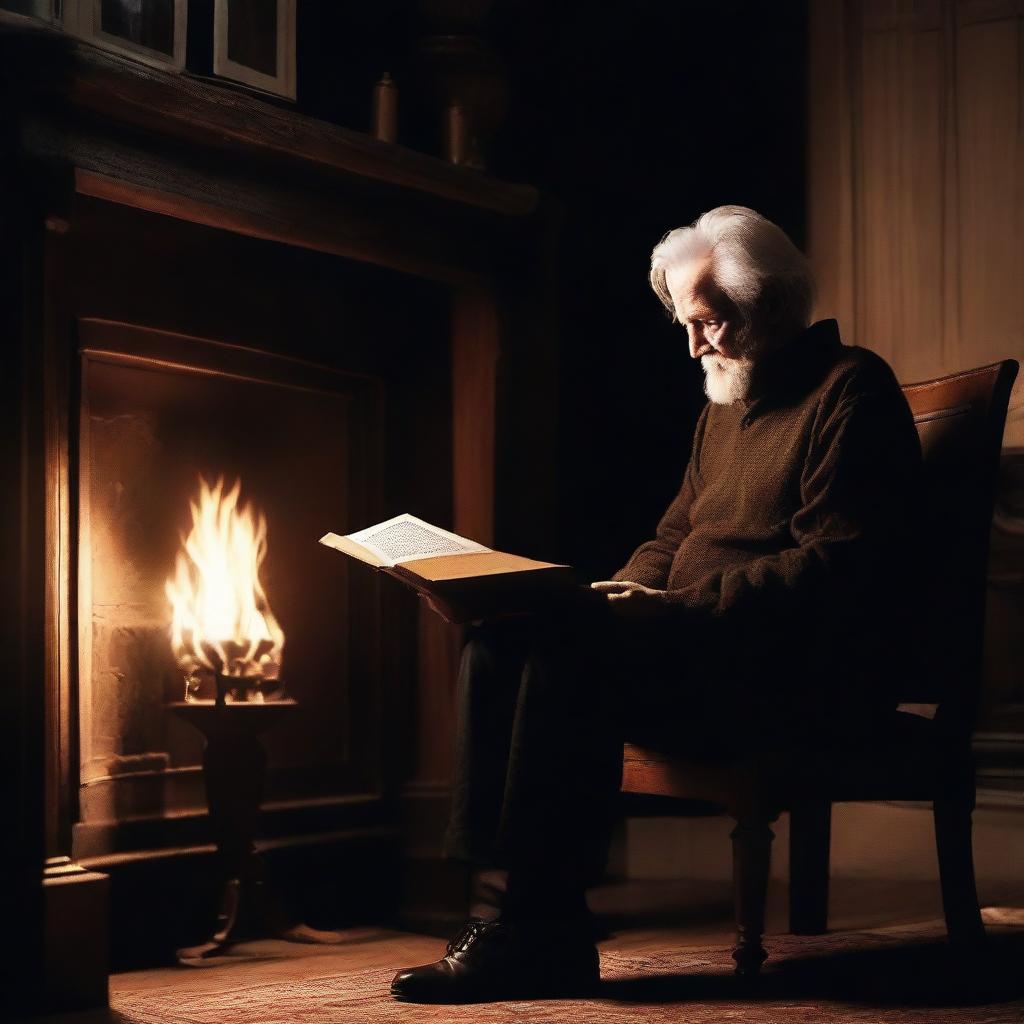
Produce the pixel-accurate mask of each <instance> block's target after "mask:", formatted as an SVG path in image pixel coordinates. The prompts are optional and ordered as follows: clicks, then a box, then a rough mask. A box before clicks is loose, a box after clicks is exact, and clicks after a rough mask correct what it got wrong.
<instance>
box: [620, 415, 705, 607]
mask: <svg viewBox="0 0 1024 1024" xmlns="http://www.w3.org/2000/svg"><path fill="white" fill-rule="evenodd" d="M707 416H708V407H707V406H705V407H704V411H703V412H702V413H701V414H700V418H699V419H698V420H697V427H696V429H695V431H694V435H693V448H692V450H691V452H690V459H689V462H688V463H687V465H686V473H685V474H684V476H683V485H682V487H681V488H680V489H679V493H678V494H677V495H676V496H675V498H673V499H672V504H671V505H669V507H668V509H666V511H665V514H664V515H663V516H662V517H661V521H660V522H659V523H658V528H657V530H656V531H655V534H654V539H653V540H649V541H645V542H644V543H643V544H641V545H640V547H638V548H637V549H636V551H634V552H633V554H632V555H630V558H629V561H628V562H626V564H625V565H624V566H623V567H622V568H621V569H619V571H618V572H617V573H615V575H614V576H612V579H613V580H620V581H623V580H628V581H630V582H633V583H642V584H643V585H644V586H645V587H653V588H654V589H655V590H664V589H665V587H666V585H667V583H668V577H669V572H670V570H671V568H672V561H673V559H674V558H675V555H676V552H677V551H678V550H679V547H680V545H681V544H682V543H683V540H684V539H685V537H686V535H687V534H688V533H689V532H690V506H691V505H692V504H693V500H694V498H695V496H696V493H697V492H696V487H697V477H698V475H699V466H700V446H701V444H702V443H703V440H704V425H705V423H706V422H707Z"/></svg>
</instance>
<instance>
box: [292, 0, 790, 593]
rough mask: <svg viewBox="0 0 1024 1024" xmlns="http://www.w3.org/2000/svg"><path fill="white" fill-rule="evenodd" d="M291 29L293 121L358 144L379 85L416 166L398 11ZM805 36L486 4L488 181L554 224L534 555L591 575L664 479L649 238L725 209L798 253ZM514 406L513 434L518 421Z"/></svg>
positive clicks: (651, 7) (672, 384)
mask: <svg viewBox="0 0 1024 1024" xmlns="http://www.w3.org/2000/svg"><path fill="white" fill-rule="evenodd" d="M435 6H437V5H435ZM463 6H465V5H463ZM300 19H304V21H300V30H301V28H302V27H303V25H304V26H305V31H304V32H302V31H300V59H299V68H300V80H299V86H300V104H301V105H302V106H303V107H304V108H305V109H306V110H308V111H309V112H310V113H314V114H316V115H317V116H321V117H326V118H330V119H333V120H337V121H339V122H341V123H344V124H347V125H349V126H350V127H353V128H357V129H366V128H368V126H369V110H370V97H371V93H372V86H373V82H374V81H375V80H376V79H377V78H378V77H379V76H380V74H381V72H382V71H384V70H389V71H391V72H392V74H393V75H394V76H395V79H396V81H397V82H398V85H399V89H400V111H401V117H400V141H401V142H402V143H404V144H406V145H411V146H414V147H417V148H423V149H425V150H427V151H436V147H437V140H436V131H435V130H434V127H435V125H434V122H435V120H436V118H434V117H433V116H428V112H427V110H426V109H425V108H424V107H423V106H422V105H420V103H422V96H421V95H419V94H420V90H419V89H418V88H417V87H416V85H415V82H416V60H415V47H416V40H417V39H418V38H420V37H422V36H423V35H424V34H425V33H426V32H427V31H428V29H427V23H426V22H425V21H424V19H423V17H422V15H421V13H420V11H419V8H418V5H417V4H416V3H413V2H403V0H378V2H375V3H363V4H338V5H335V4H316V3H314V4H310V3H309V2H308V0H307V2H306V3H305V4H302V3H300ZM806 23H807V10H806V2H805V0H777V2H776V3H772V4H764V3H760V2H754V0H747V2H743V0H719V2H716V3H698V2H672V3H668V2H665V0H633V2H630V3H624V2H620V3H611V4H594V3H583V2H581V0H495V2H494V3H493V4H492V6H491V10H490V13H489V14H488V16H487V18H486V21H485V23H484V28H485V32H486V36H487V39H488V41H489V42H490V44H491V45H492V46H493V47H494V48H495V50H497V51H498V53H499V54H500V56H501V58H502V60H503V61H504V64H505V68H506V71H507V75H508V81H509V86H510V103H509V110H508V113H507V116H506V118H505V121H504V122H503V124H502V127H501V128H500V130H499V132H498V134H497V136H496V138H495V139H494V142H493V144H492V145H491V148H490V164H491V170H492V171H493V173H495V174H497V175H499V176H501V177H503V178H506V179H509V180H517V181H524V182H529V183H531V184H535V185H537V186H539V187H540V188H541V189H542V190H543V191H544V193H545V194H546V196H548V197H550V199H551V200H552V201H553V203H554V205H555V206H556V207H557V208H558V209H559V210H560V218H561V232H560V243H559V250H560V252H559V258H558V260H557V264H556V266H557V271H556V273H557V281H556V292H557V294H558V296H559V317H560V332H559V333H560V339H561V353H560V356H561V370H560V385H559V387H560V400H559V428H558V434H557V437H553V438H552V439H551V443H552V444H553V445H556V446H557V450H558V460H559V473H558V480H559V494H558V508H559V527H558V540H557V542H556V544H555V545H554V550H552V551H550V552H539V553H540V554H546V555H547V556H549V557H556V558H560V559H565V560H571V561H572V562H573V563H574V564H576V565H579V566H580V567H581V569H583V570H584V571H585V572H587V573H588V574H593V575H596V576H603V575H605V574H608V573H610V572H611V571H612V570H614V569H615V568H617V567H618V566H619V564H621V563H622V562H623V561H624V559H625V558H626V557H627V555H628V554H629V552H630V550H631V549H632V547H633V546H634V545H635V544H636V543H637V542H639V541H640V540H641V539H644V538H645V537H646V536H648V535H650V534H651V532H652V531H653V529H654V526H655V524H656V522H657V519H658V516H659V514H660V512H661V511H662V510H663V508H664V507H665V505H666V504H667V503H668V501H669V500H670V498H671V496H672V495H673V493H674V492H675V489H676V487H677V485H678V483H679V481H680V479H681V477H682V472H683V468H684V466H685V461H686V458H687V455H688V451H689V445H690V437H691V434H692V429H693V424H694V422H695V420H696V418H697V414H698V413H699V410H700V407H701V406H702V404H703V395H702V391H701V374H700V370H699V367H697V366H696V365H690V362H691V361H690V359H689V357H688V356H687V354H686V351H685V347H684V337H683V334H682V332H681V330H680V329H679V327H678V326H675V325H673V324H671V323H670V321H669V319H668V317H667V315H666V314H665V313H664V312H663V311H662V310H661V307H660V306H659V304H658V302H657V300H656V299H655V297H654V296H653V294H652V293H651V292H650V290H649V287H648V285H647V280H646V275H647V266H648V259H649V256H650V251H651V248H652V247H653V246H654V244H655V243H656V242H657V241H658V239H659V238H660V237H661V236H662V235H663V234H664V233H665V232H666V231H667V230H669V229H670V228H673V227H677V226H679V225H682V224H688V223H690V222H691V221H692V220H693V219H694V218H695V217H697V216H698V215H699V214H700V213H702V212H703V211H704V210H707V209H710V208H712V207H714V206H717V205H719V204H722V203H740V204H744V205H748V206H752V207H754V208H755V209H757V210H760V211H761V212H762V213H764V214H765V215H766V216H768V217H770V218H772V219H773V220H775V221H776V222H777V223H779V224H780V225H781V226H782V227H783V228H784V229H785V230H786V231H788V232H789V233H790V234H791V235H792V236H793V238H794V240H795V241H796V242H797V243H798V244H802V243H803V236H804V199H805V188H806V183H805V168H804V150H805V134H806V116H805V99H806V97H805V78H806ZM418 100H419V103H418V102H417V101H418ZM519 397H520V398H521V401H522V408H521V410H516V409H514V408H513V409H512V410H511V413H512V417H513V420H514V418H515V416H516V415H517V414H519V415H522V416H528V415H529V409H530V398H531V396H530V395H529V394H527V393H524V394H522V395H521V396H519ZM514 400H515V396H512V401H514ZM503 532H504V531H503ZM508 533H509V534H514V528H511V527H510V529H509V530H508ZM500 540H501V538H500V537H499V541H500ZM531 553H532V552H531Z"/></svg>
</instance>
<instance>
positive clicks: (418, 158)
mask: <svg viewBox="0 0 1024 1024" xmlns="http://www.w3.org/2000/svg"><path fill="white" fill-rule="evenodd" d="M0 32H3V33H4V51H5V53H4V57H5V61H4V63H5V66H6V74H5V77H6V78H7V79H8V81H9V83H12V84H14V83H18V82H19V81H20V85H18V87H17V88H18V91H19V92H23V91H33V92H38V93H39V94H42V95H49V96H51V97H54V96H56V97H59V98H60V100H61V101H62V102H64V103H66V104H67V106H68V107H69V108H72V109H74V110H76V111H78V112H79V113H81V114H89V115H92V116H95V117H98V118H100V119H101V120H103V121H105V122H118V123H120V124H123V125H126V126H131V127H133V128H138V129H142V130H143V131H146V132H150V133H153V134H155V135H160V136H164V137H166V138H168V139H174V140H177V141H179V142H184V143H186V144H187V145H188V146H189V147H192V146H202V147H206V148H208V149H210V150H211V151H212V150H219V151H222V152H224V153H227V154H230V155H232V156H233V157H235V158H238V157H244V158H246V159H250V158H255V159H259V160H268V161H278V162H279V163H280V164H281V165H282V166H291V167H297V168H301V169H302V170H303V171H309V170H311V169H312V170H315V171H317V172H319V173H321V174H323V175H324V176H325V177H327V178H334V179H335V180H337V179H339V178H342V179H348V180H349V181H350V182H356V181H362V182H364V183H365V182H371V183H376V184H378V185H383V186H387V187H389V188H393V189H397V190H403V191H406V192H409V193H415V194H418V195H420V196H422V197H423V198H429V199H435V200H440V201H446V202H450V203H456V204H460V205H464V206H467V207H472V208H475V209H478V210H481V211H487V212H489V213H494V214H498V215H501V216H509V217H523V216H527V215H529V214H530V213H532V212H534V211H535V210H536V208H537V205H538V201H539V196H538V193H537V190H536V189H534V188H532V187H530V186H527V185H513V184H509V183H506V182H502V181H498V180H497V179H494V178H490V177H487V176H485V175H482V174H480V173H478V172H474V171H468V170H466V169H465V168H463V167H456V166H454V165H452V164H449V163H447V162H445V161H443V160H438V159H435V158H433V157H430V156H427V155H425V154H422V153H418V152H415V151H414V150H410V149H406V148H404V147H402V146H398V145H394V144H391V143H383V142H378V141H377V140H376V139H373V138H371V137H370V136H368V135H364V134H362V133H360V132H354V131H350V130H348V129H345V128H342V127H340V126H338V125H334V124H328V123H326V122H324V121H319V120H316V119H314V118H311V117H306V116H304V115H302V114H299V113H296V112H294V111H293V110H291V109H288V108H283V107H280V106H278V105H276V104H272V103H270V102H268V101H265V100H262V99H257V98H255V97H253V96H250V95H248V94H246V93H244V92H240V91H237V90H235V89H232V88H229V87H226V86H219V85H211V84H210V83H209V82H207V81H204V80H202V79H197V78H193V77H191V76H189V75H187V74H180V75H177V74H170V73H167V72H162V71H159V70H156V69H153V68H149V67H146V66H145V65H142V64H137V63H135V62H134V61H130V60H127V59H123V58H119V57H117V56H114V55H112V54H108V53H104V52H102V51H99V50H95V49H93V48H92V47H89V46H87V45H85V44H82V43H79V42H76V41H74V40H71V39H68V38H66V37H64V36H62V35H60V34H59V33H55V32H52V31H50V30H49V29H46V28H43V27H39V26H36V25H35V24H34V23H32V22H30V21H28V20H27V19H24V18H20V17H18V16H17V15H12V14H7V13H6V12H2V11H0Z"/></svg>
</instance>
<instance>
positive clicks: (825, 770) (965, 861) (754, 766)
mask: <svg viewBox="0 0 1024 1024" xmlns="http://www.w3.org/2000/svg"><path fill="white" fill-rule="evenodd" d="M1017 369H1018V366H1017V363H1016V362H1015V361H1014V360H1005V361H1004V362H1001V363H995V364H993V365H992V366H985V367H981V368H980V369H976V370H968V371H965V372H964V373H957V374H953V375H952V376H949V377H942V378H939V379H938V380H931V381H926V382H924V383H921V384H910V385H907V386H906V387H905V388H904V389H903V392H904V394H905V395H906V397H907V401H908V402H909V403H910V407H911V409H912V411H913V413H914V421H915V423H916V424H917V429H918V433H919V434H920V437H921V446H922V450H923V453H924V465H925V487H926V503H927V504H926V512H927V515H926V517H925V518H926V522H925V524H924V527H923V528H924V529H925V530H926V531H927V534H928V537H927V541H928V547H927V549H926V550H927V551H928V552H929V559H930V565H931V568H932V569H933V570H934V573H933V578H932V579H928V580H925V581H922V584H923V585H922V590H921V593H922V594H923V595H927V597H928V619H927V627H928V628H927V637H926V641H927V642H926V643H924V644H922V645H921V647H922V651H921V652H920V656H919V657H918V656H917V654H916V653H915V665H914V671H913V672H912V673H908V674H906V675H905V676H904V675H901V676H900V678H901V680H902V682H901V692H900V693H899V699H900V700H901V701H903V702H906V704H913V705H931V706H933V707H934V708H935V709H936V711H935V715H934V718H928V717H923V716H921V715H920V714H913V713H908V712H906V711H903V710H897V711H894V712H893V713H892V718H891V721H888V722H886V723H885V724H884V725H883V726H882V727H880V729H879V731H878V733H877V734H873V735H871V736H866V737H864V743H863V745H862V746H861V745H859V744H858V745H856V746H850V747H845V748H842V749H839V750H830V751H828V752H827V753H814V754H807V753H806V752H805V753H802V754H773V755H770V756H766V755H762V756H760V757H758V758H752V759H750V760H748V761H733V762H724V763H722V762H715V763H705V762H687V761H686V760H684V759H682V758H680V757H679V756H677V755H674V754H666V753H663V752H657V751H653V750H647V749H642V748H639V747H635V746H631V745H627V746H626V748H625V752H624V772H623V785H622V789H623V791H624V792H627V793H643V794H653V795H658V796H666V797H673V798H677V799H682V800H688V801H700V802H701V803H703V804H707V803H711V804H713V805H715V806H716V807H718V808H721V809H723V810H724V811H725V812H726V813H728V814H729V815H730V816H731V817H732V818H733V819H734V820H735V822H736V827H735V828H734V830H733V832H732V842H733V887H734V900H735V910H736V928H737V939H736V948H735V949H734V950H733V959H734V960H735V961H736V972H737V974H741V975H755V974H756V973H757V972H758V971H759V969H760V967H761V964H762V963H763V962H764V960H765V958H766V957H767V954H766V952H765V950H764V947H763V946H762V942H761V939H762V934H763V932H764V905H765V896H766V891H767V884H768V868H769V857H770V851H771V842H772V839H773V838H774V836H773V833H772V830H771V827H770V826H771V823H772V822H773V821H775V819H776V818H778V816H779V814H781V813H782V812H783V811H786V810H788V811H789V812H790V860H789V874H790V890H789V921H790V931H792V932H795V933H797V934H804V935H808V934H810V935H813V934H820V933H821V932H824V931H825V930H826V929H827V922H828V875H829V839H830V823H831V805H832V803H833V801H854V800H928V801H931V803H932V806H933V809H934V818H935V839H936V845H937V849H938V859H939V873H940V879H941V885H942V900H943V908H944V911H945V917H946V927H947V930H948V933H949V938H950V940H951V941H953V942H957V943H965V944H969V943H974V942H977V941H980V939H981V938H982V937H983V936H984V929H983V926H982V923H981V915H980V913H979V909H978V897H977V891H976V888H975V881H974V861H973V856H972V849H971V815H972V812H973V810H974V801H975V783H974V762H973V758H972V755H971V744H970V741H971V732H972V730H973V726H974V720H975V716H976V710H977V703H978V696H979V688H980V678H981V653H982V636H983V627H984V608H985V578H986V568H987V561H988V546H989V531H990V524H991V520H992V506H993V501H994V495H995V481H996V472H997V468H998V462H999V452H1000V448H1001V445H1002V436H1003V426H1004V424H1005V421H1006V409H1007V405H1008V402H1009V397H1010V388H1011V387H1012V385H1013V381H1014V378H1015V377H1016V375H1017Z"/></svg>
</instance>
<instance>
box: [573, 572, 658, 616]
mask: <svg viewBox="0 0 1024 1024" xmlns="http://www.w3.org/2000/svg"><path fill="white" fill-rule="evenodd" d="M590 587H591V589H592V590H597V591H599V592H600V593H602V594H604V595H605V597H606V598H607V599H608V603H609V604H610V605H611V607H612V611H613V612H614V613H615V614H616V615H619V616H621V617H622V618H624V619H663V618H665V617H666V616H667V615H668V612H669V607H668V602H667V601H666V600H665V591H664V590H654V589H653V588H651V587H645V586H644V585H643V584H642V583H633V582H631V581H629V580H600V581H599V582H597V583H591V584H590Z"/></svg>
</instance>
